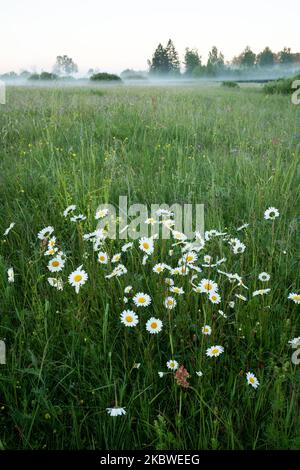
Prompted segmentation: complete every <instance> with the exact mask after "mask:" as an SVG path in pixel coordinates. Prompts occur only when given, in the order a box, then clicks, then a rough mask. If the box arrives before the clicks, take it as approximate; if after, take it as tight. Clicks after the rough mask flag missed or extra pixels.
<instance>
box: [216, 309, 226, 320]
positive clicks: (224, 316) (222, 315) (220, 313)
mask: <svg viewBox="0 0 300 470" xmlns="http://www.w3.org/2000/svg"><path fill="white" fill-rule="evenodd" d="M218 314H219V315H221V317H223V318H227V315H225V313H224V312H223V310H218Z"/></svg>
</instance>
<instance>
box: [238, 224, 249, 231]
mask: <svg viewBox="0 0 300 470" xmlns="http://www.w3.org/2000/svg"><path fill="white" fill-rule="evenodd" d="M248 227H249V224H243V225H241V226H240V227H238V228H237V229H236V230H237V232H240V231H241V230H244V229H245V228H248Z"/></svg>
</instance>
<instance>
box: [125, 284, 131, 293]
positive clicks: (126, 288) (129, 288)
mask: <svg viewBox="0 0 300 470" xmlns="http://www.w3.org/2000/svg"><path fill="white" fill-rule="evenodd" d="M131 290H132V286H126V287H125V289H124V292H125V294H129V292H130V291H131Z"/></svg>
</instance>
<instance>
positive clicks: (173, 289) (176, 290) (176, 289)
mask: <svg viewBox="0 0 300 470" xmlns="http://www.w3.org/2000/svg"><path fill="white" fill-rule="evenodd" d="M170 292H173V293H174V294H178V295H182V294H184V290H183V288H182V287H175V286H171V287H170Z"/></svg>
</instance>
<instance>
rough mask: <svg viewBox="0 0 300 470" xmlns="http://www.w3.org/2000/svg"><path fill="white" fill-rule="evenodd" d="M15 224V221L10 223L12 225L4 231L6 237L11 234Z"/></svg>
mask: <svg viewBox="0 0 300 470" xmlns="http://www.w3.org/2000/svg"><path fill="white" fill-rule="evenodd" d="M15 225H16V224H15V222H12V223H11V224H10V226H9V227H7V229H5V231H4V233H3V236H4V237H6V236H7V235H8V234H9V232H10V231H11V229H13V228H14V226H15Z"/></svg>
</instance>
